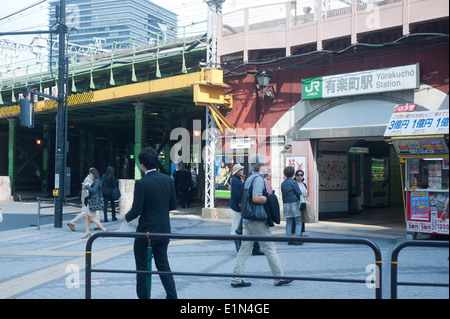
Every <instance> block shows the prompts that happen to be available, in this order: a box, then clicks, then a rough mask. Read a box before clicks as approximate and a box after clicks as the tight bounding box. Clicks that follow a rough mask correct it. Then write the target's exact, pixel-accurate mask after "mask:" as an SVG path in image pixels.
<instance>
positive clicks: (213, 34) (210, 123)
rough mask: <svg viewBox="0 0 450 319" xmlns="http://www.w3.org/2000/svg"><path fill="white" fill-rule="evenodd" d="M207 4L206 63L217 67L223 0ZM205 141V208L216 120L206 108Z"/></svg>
mask: <svg viewBox="0 0 450 319" xmlns="http://www.w3.org/2000/svg"><path fill="white" fill-rule="evenodd" d="M205 2H206V4H207V5H208V25H207V28H208V30H207V40H206V41H207V46H206V63H207V67H208V68H217V60H218V59H217V15H218V14H220V13H221V12H222V3H224V2H225V0H205ZM205 131H206V136H205V137H206V141H205V164H206V165H205V208H214V191H215V190H214V188H215V183H214V179H215V174H216V165H215V157H216V155H215V154H216V132H217V127H216V121H215V120H214V117H213V115H212V113H211V111H210V110H209V108H208V107H207V108H206V130H205Z"/></svg>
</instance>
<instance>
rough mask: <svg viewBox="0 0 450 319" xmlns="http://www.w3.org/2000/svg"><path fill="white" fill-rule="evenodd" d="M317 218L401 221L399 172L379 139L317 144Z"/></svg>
mask: <svg viewBox="0 0 450 319" xmlns="http://www.w3.org/2000/svg"><path fill="white" fill-rule="evenodd" d="M317 145H318V147H317V152H318V156H317V170H318V195H319V196H318V198H319V219H330V218H339V217H345V216H349V215H353V216H364V217H369V218H380V219H386V218H387V219H392V220H396V221H398V220H401V219H402V218H403V219H404V212H403V208H402V193H401V192H402V190H401V172H400V165H399V160H398V157H397V156H396V154H395V150H394V148H393V147H392V145H390V144H388V143H386V141H385V140H384V139H383V138H382V137H370V138H369V137H366V138H361V139H355V138H341V139H321V140H318V141H317Z"/></svg>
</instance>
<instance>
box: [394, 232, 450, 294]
mask: <svg viewBox="0 0 450 319" xmlns="http://www.w3.org/2000/svg"><path fill="white" fill-rule="evenodd" d="M411 246H414V247H448V246H449V245H448V241H431V240H411V241H404V242H402V243H400V244H398V245H397V246H396V247H395V248H394V250H393V251H392V256H391V299H397V287H398V286H400V285H402V286H430V287H448V286H449V284H448V283H447V284H436V283H423V282H422V283H417V282H398V278H397V271H398V269H397V268H398V255H399V253H400V251H401V250H402V249H403V248H406V247H411Z"/></svg>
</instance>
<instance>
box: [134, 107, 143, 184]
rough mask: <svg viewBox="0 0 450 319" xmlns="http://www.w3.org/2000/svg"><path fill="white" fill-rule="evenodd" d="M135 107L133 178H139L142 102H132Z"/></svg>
mask: <svg viewBox="0 0 450 319" xmlns="http://www.w3.org/2000/svg"><path fill="white" fill-rule="evenodd" d="M133 105H134V108H135V119H134V121H135V125H134V163H135V165H134V179H141V168H140V166H139V159H138V155H139V153H140V152H141V150H142V135H143V134H142V132H143V129H144V117H143V114H144V103H142V102H137V103H133Z"/></svg>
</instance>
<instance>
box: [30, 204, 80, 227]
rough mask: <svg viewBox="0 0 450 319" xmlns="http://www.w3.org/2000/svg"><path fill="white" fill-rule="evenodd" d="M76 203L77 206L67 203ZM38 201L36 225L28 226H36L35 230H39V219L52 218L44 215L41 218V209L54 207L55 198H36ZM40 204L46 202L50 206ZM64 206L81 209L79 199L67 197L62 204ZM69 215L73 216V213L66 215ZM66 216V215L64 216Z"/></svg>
mask: <svg viewBox="0 0 450 319" xmlns="http://www.w3.org/2000/svg"><path fill="white" fill-rule="evenodd" d="M74 200H76V201H78V203H77V204H75V203H69V201H74ZM37 201H38V211H37V224H36V225H33V224H31V225H30V226H37V230H41V217H48V216H54V214H45V215H43V216H41V209H46V208H52V207H55V198H42V197H38V198H37ZM42 202H48V203H50V202H51V204H50V205H47V206H42ZM64 206H72V207H81V202H80V198H79V197H70V198H69V197H67V198H66V202H65V203H64ZM69 214H74V213H68V214H67V215H69ZM64 215H66V214H64Z"/></svg>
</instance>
